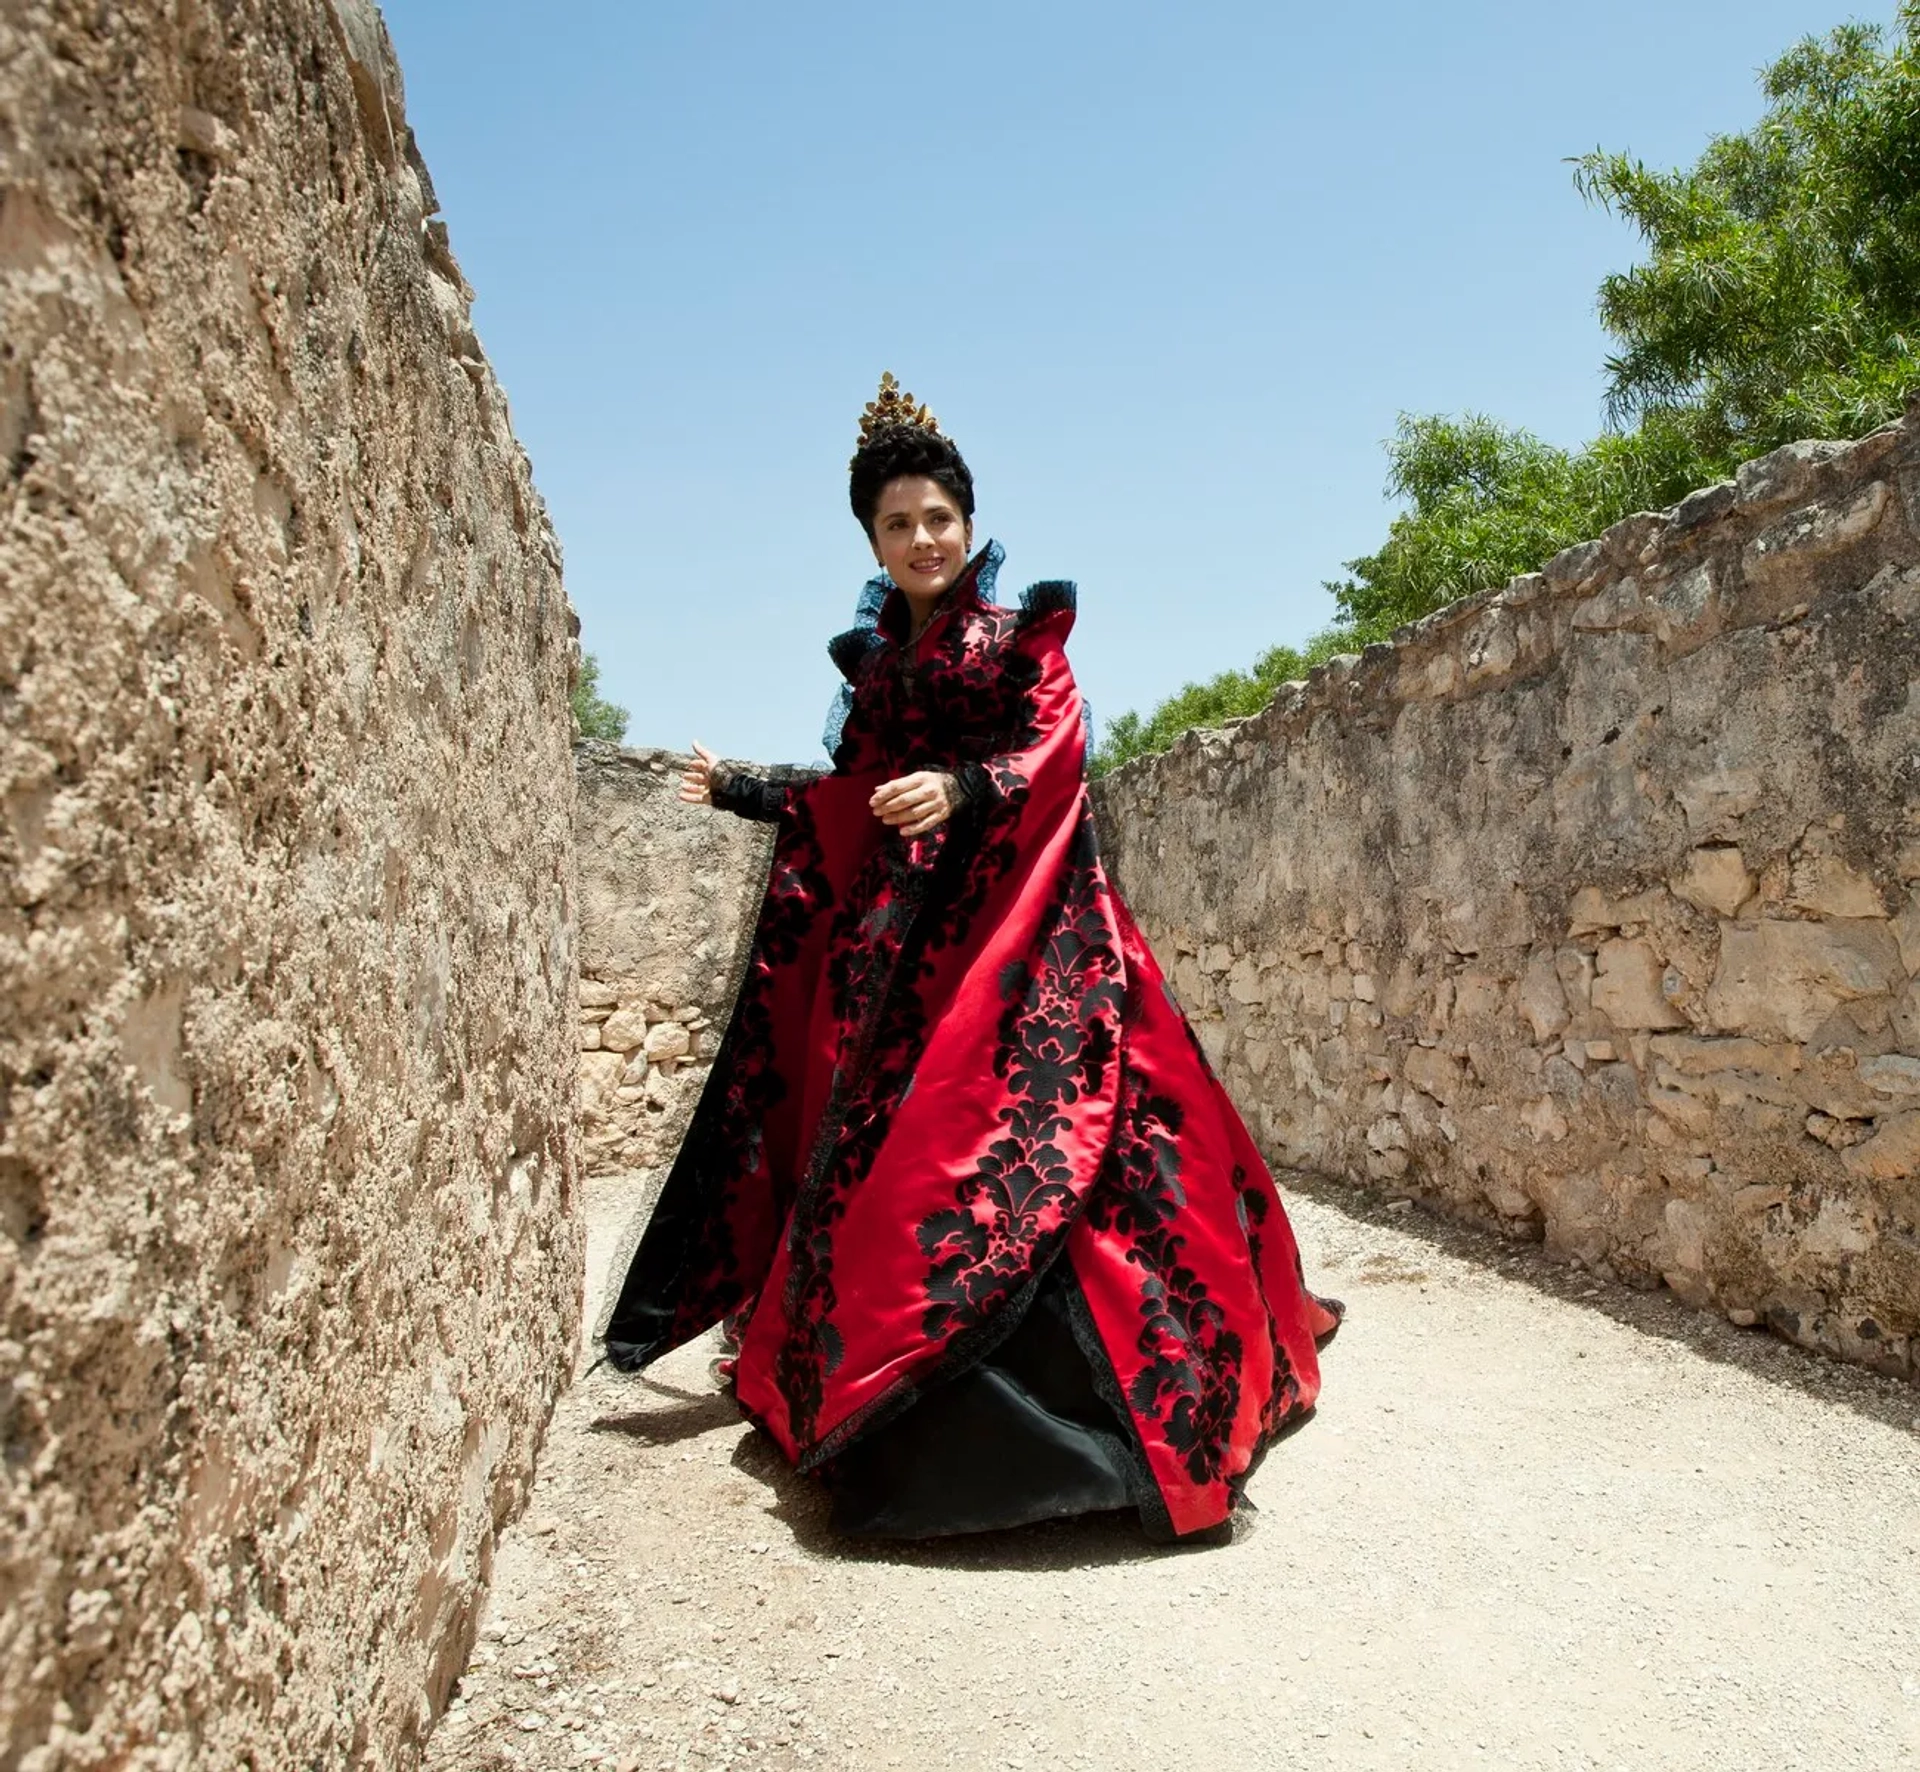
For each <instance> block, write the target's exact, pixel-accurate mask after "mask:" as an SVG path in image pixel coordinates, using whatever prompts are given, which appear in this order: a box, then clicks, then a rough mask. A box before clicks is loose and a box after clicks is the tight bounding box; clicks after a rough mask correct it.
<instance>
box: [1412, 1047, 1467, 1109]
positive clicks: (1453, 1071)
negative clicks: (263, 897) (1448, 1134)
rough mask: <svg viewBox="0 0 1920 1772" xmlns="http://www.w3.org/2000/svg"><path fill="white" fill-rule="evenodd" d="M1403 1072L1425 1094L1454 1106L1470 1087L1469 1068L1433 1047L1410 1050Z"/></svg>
mask: <svg viewBox="0 0 1920 1772" xmlns="http://www.w3.org/2000/svg"><path fill="white" fill-rule="evenodd" d="M1403 1073H1404V1075H1405V1077H1406V1079H1407V1081H1408V1082H1409V1083H1411V1084H1412V1085H1413V1087H1414V1088H1416V1089H1418V1090H1419V1091H1420V1092H1421V1093H1422V1094H1424V1095H1430V1096H1432V1097H1433V1099H1434V1100H1435V1101H1438V1102H1442V1103H1445V1104H1446V1105H1448V1106H1451V1105H1452V1104H1453V1103H1454V1102H1455V1101H1456V1100H1457V1099H1458V1098H1459V1096H1460V1093H1461V1091H1462V1089H1463V1088H1464V1087H1465V1084H1466V1071H1465V1067H1464V1066H1463V1065H1462V1064H1461V1063H1460V1061H1459V1060H1458V1059H1457V1058H1452V1057H1449V1056H1448V1055H1447V1054H1446V1053H1444V1052H1441V1051H1440V1050H1438V1049H1437V1048H1435V1047H1431V1046H1413V1047H1409V1048H1408V1050H1407V1056H1406V1061H1405V1064H1404V1066H1403Z"/></svg>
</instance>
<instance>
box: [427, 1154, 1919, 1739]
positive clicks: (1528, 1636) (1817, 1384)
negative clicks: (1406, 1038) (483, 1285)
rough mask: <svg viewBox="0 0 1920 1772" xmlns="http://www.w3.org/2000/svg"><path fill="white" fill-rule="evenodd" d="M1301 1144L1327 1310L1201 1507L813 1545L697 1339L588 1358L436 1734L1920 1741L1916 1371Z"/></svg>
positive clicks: (609, 1199) (621, 1190) (809, 1505)
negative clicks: (1253, 1451) (1797, 1344)
mask: <svg viewBox="0 0 1920 1772" xmlns="http://www.w3.org/2000/svg"><path fill="white" fill-rule="evenodd" d="M594 1185H595V1189H596V1191H595V1193H594V1195H593V1196H592V1197H591V1198H590V1200H589V1207H590V1211H591V1214H592V1219H593V1223H592V1238H593V1241H592V1251H591V1255H590V1267H589V1274H590V1276H591V1285H592V1287H593V1288H594V1289H596V1290H597V1288H598V1286H599V1284H600V1282H601V1280H602V1277H603V1268H604V1265H605V1262H606V1260H607V1258H608V1255H609V1253H610V1250H611V1247H612V1244H613V1241H614V1235H615V1233H616V1231H617V1228H618V1226H619V1224H620V1222H621V1221H622V1219H623V1217H624V1215H625V1213H626V1212H627V1211H628V1210H629V1209H630V1208H631V1206H632V1203H633V1202H634V1201H635V1200H636V1199H637V1198H638V1191H639V1184H638V1181H637V1179H635V1178H625V1179H622V1180H620V1181H614V1182H601V1183H596V1184H594ZM1301 1185H1302V1184H1300V1183H1296V1184H1295V1185H1294V1186H1293V1187H1292V1188H1291V1189H1290V1190H1289V1193H1288V1203H1289V1210H1290V1211H1291V1213H1292V1215H1293V1219H1294V1223H1295V1226H1296V1228H1297V1230H1298V1232H1299V1234H1300V1240H1301V1243H1302V1246H1303V1248H1304V1250H1305V1252H1306V1256H1307V1271H1308V1273H1309V1276H1310V1277H1311V1278H1312V1280H1313V1282H1314V1283H1315V1285H1316V1286H1317V1287H1318V1289H1320V1290H1322V1291H1331V1292H1334V1293H1336V1294H1339V1295H1341V1296H1344V1297H1345V1298H1346V1300H1347V1301H1348V1304H1349V1306H1350V1315H1349V1317H1348V1321H1347V1324H1346V1326H1345V1327H1344V1328H1343V1329H1342V1331H1341V1333H1340V1337H1339V1339H1338V1340H1337V1341H1336V1342H1335V1343H1334V1345H1333V1346H1332V1347H1331V1348H1330V1349H1328V1351H1327V1356H1326V1391H1325V1395H1324V1397H1323V1399H1322V1402H1321V1407H1320V1411H1319V1413H1318V1415H1317V1416H1316V1418H1315V1419H1314V1420H1313V1421H1312V1422H1310V1423H1309V1424H1308V1425H1307V1426H1306V1427H1305V1428H1304V1429H1302V1430H1301V1431H1300V1432H1299V1433H1298V1434H1297V1435H1296V1436H1295V1437H1293V1438H1292V1439H1290V1440H1288V1441H1287V1442H1285V1443H1284V1444H1282V1445H1281V1446H1279V1447H1277V1448H1276V1449H1275V1450H1274V1452H1273V1454H1272V1455H1271V1456H1270V1457H1269V1458H1268V1460H1267V1462H1266V1464H1265V1465H1264V1466H1263V1467H1262V1468H1261V1470H1260V1472H1259V1474H1258V1475H1257V1476H1256V1478H1255V1479H1254V1482H1253V1485H1252V1488H1251V1495H1252V1498H1253V1500H1254V1501H1255V1502H1256V1503H1257V1505H1258V1509H1259V1512H1258V1513H1257V1515H1256V1516H1255V1517H1254V1520H1253V1523H1252V1526H1251V1529H1250V1530H1246V1531H1243V1532H1240V1533H1238V1534H1236V1537H1235V1541H1234V1542H1233V1543H1232V1544H1230V1545H1224V1546H1220V1547H1218V1548H1213V1549H1189V1550H1169V1549H1165V1548H1160V1547H1155V1546H1152V1545H1149V1544H1147V1543H1146V1542H1145V1541H1143V1540H1142V1539H1141V1537H1140V1535H1139V1533H1138V1531H1137V1530H1136V1529H1135V1528H1134V1527H1133V1526H1131V1525H1129V1524H1125V1523H1122V1522H1120V1521H1118V1520H1116V1519H1098V1520H1080V1521H1070V1522H1063V1523H1059V1524H1055V1525H1050V1526H1044V1527H1034V1528H1030V1529H1028V1530H1026V1531H1023V1532H1019V1533H1013V1534H1005V1535H1001V1536H999V1537H997V1538H993V1539H984V1540H949V1541H946V1542H944V1543H942V1544H936V1545H930V1546H919V1547H913V1546H907V1547H893V1548H874V1547H864V1548H862V1547H849V1546H845V1545H842V1544H838V1543H836V1542H835V1541H834V1540H833V1539H831V1538H830V1537H829V1536H828V1535H827V1534H826V1533H825V1531H824V1529H823V1525H822V1509H821V1507H820V1505H819V1503H818V1499H817V1497H816V1495H815V1494H814V1492H813V1490H812V1487H811V1485H809V1484H808V1483H805V1482H803V1481H801V1480H799V1479H797V1478H795V1477H793V1476H792V1475H791V1474H790V1473H789V1472H788V1471H787V1469H786V1468H785V1466H784V1465H783V1464H782V1463H781V1462H780V1461H779V1459H778V1457H777V1456H776V1455H775V1454H773V1453H772V1452H770V1451H769V1450H768V1449H767V1448H766V1446H765V1445H764V1443H763V1442H761V1441H760V1440H759V1439H758V1438H757V1437H755V1436H752V1435H750V1434H749V1433H748V1432H747V1430H746V1429H745V1428H744V1427H743V1426H742V1425H741V1423H740V1421H739V1419H738V1417H737V1416H736V1415H735V1414H734V1411H733V1409H732V1407H731V1405H730V1404H729V1403H728V1402H727V1401H726V1400H725V1399H724V1398H722V1397H720V1396H719V1395H718V1394H716V1392H715V1390H714V1388H713V1386H712V1384H711V1383H710V1382H709V1380H708V1377H707V1367H706V1362H707V1358H708V1353H709V1350H708V1349H706V1348H705V1347H699V1348H689V1349H685V1350H682V1352H680V1353H679V1354H677V1355H675V1356H674V1357H672V1358H671V1359H668V1360H665V1361H663V1362H661V1364H660V1365H659V1366H657V1367H655V1368H654V1369H653V1371H652V1372H650V1373H649V1374H648V1375H647V1377H646V1378H644V1379H625V1378H621V1377H619V1376H618V1375H616V1374H614V1373H612V1372H610V1371H608V1370H606V1369H604V1368H603V1369H602V1370H600V1371H598V1372H595V1373H593V1374H591V1375H590V1376H588V1377H586V1378H584V1379H582V1380H581V1381H580V1382H579V1383H577V1384H576V1385H575V1386H574V1388H573V1389H572V1391H571V1392H570V1393H569V1394H568V1395H567V1396H566V1397H564V1398H563V1399H562V1401H561V1404H560V1408H559V1412H558V1414H557V1416H556V1418H555V1421H554V1424H553V1429H552V1432H551V1437H550V1439H549V1442H548V1447H547V1452H546V1457H545V1461H544V1463H543V1466H542V1470H541V1475H540V1477H539V1480H538V1483H537V1485H536V1488H535V1492H534V1497H533V1501H532V1504H531V1505H530V1507H529V1508H528V1511H527V1513H526V1515H525V1517H524V1518H523V1519H522V1520H521V1521H520V1522H519V1523H518V1524H517V1525H515V1526H514V1527H513V1528H512V1529H511V1530H510V1531H509V1532H508V1533H507V1534H506V1537H505V1539H504V1541H503V1543H502V1545H501V1549H500V1553H499V1557H498V1561H497V1565H496V1572H495V1586H494V1597H493V1600H492V1603H491V1609H490V1613H489V1616H488V1620H487V1622H486V1624H485V1626H484V1629H483V1631H482V1637H481V1643H480V1646H479V1649H478V1650H477V1652H476V1654H475V1657H474V1663H473V1666H472V1667H471V1668H470V1669H469V1670H468V1672H467V1674H466V1675H465V1676H464V1678H463V1679H462V1681H461V1685H460V1688H459V1691H458V1694H457V1696H456V1697H455V1699H454V1702H453V1705H452V1707H451V1709H450V1710H449V1712H448V1715H447V1717H446V1718H445V1720H444V1721H443V1722H442V1723H441V1725H440V1727H439V1729H438V1731H437V1732H436V1735H435V1737H434V1741H433V1744H432V1751H431V1752H430V1754H429V1757H428V1765H429V1766H430V1767H432V1768H436V1769H439V1772H482V1769H498V1768H506V1767H515V1768H572V1767H576V1766H604V1767H613V1768H628V1769H633V1772H653V1769H654V1768H660V1769H663V1772H664V1769H666V1768H692V1767H703V1768H704V1767H718V1766H740V1767H765V1768H776V1767H777V1768H791V1767H799V1766H811V1767H816V1768H831V1769H832V1772H866V1769H868V1768H893V1767H900V1768H909V1769H915V1768H921V1767H945V1766H954V1767H961V1768H969V1769H971V1768H1002V1767H1008V1768H1018V1769H1036V1772H1037V1769H1040V1768H1053V1767H1063V1768H1068V1767H1073V1768H1077V1767H1091V1768H1099V1769H1100V1772H1132V1769H1134V1768H1140V1769H1143V1772H1144V1769H1146V1768H1153V1769H1155V1772H1159V1769H1160V1768H1163V1767H1165V1766H1167V1765H1169V1764H1172V1765H1179V1766H1186V1767H1194V1768H1205V1769H1207V1772H1243V1769H1264V1768H1268V1767H1276V1768H1277V1767H1302V1768H1308V1767H1310V1768H1315V1769H1316V1772H1318V1769H1323V1768H1329V1767H1338V1768H1348V1767H1353V1768H1371V1767H1381V1768H1394V1769H1396V1772H1401V1769H1407V1768H1427V1767H1453V1766H1469V1767H1471V1766H1485V1767H1490V1768H1532V1767H1549V1768H1585V1767H1604V1768H1609V1769H1612V1768H1622V1769H1626V1772H1645V1769H1647V1768H1664V1767H1672V1768H1684V1769H1686V1772H1704V1769H1709V1768H1727V1769H1728V1772H1734V1769H1738V1772H1752V1769H1754V1768H1766V1769H1767V1772H1787V1769H1789V1768H1801V1767H1804V1768H1808V1769H1810V1772H1811V1769H1816V1768H1817V1769H1818V1772H1839V1769H1842V1768H1864V1769H1870V1772H1882V1769H1887V1768H1903V1767H1920V1391H1915V1390H1913V1389H1912V1388H1910V1387H1908V1386H1904V1385H1901V1384H1898V1383H1895V1382H1892V1381H1887V1380H1881V1379H1876V1378H1874V1377H1871V1376H1869V1375H1867V1374H1864V1373H1861V1372H1857V1371H1853V1370H1851V1369H1847V1368H1843V1367H1838V1366H1833V1365H1830V1364H1827V1363H1825V1362H1823V1361H1820V1360H1818V1359H1816V1358H1814V1357H1813V1356H1811V1355H1806V1354H1803V1353H1801V1352H1800V1351H1799V1350H1798V1349H1795V1348H1790V1347H1787V1346H1785V1345H1783V1344H1781V1343H1778V1342H1776V1341H1773V1340H1771V1339H1769V1338H1768V1337H1766V1336H1765V1335H1763V1334H1759V1333H1755V1332H1751V1331H1745V1332H1743V1331H1740V1330H1736V1329H1733V1328H1731V1327H1729V1326H1727V1325H1724V1324H1721V1323H1718V1322H1715V1321H1712V1320H1709V1319H1707V1318H1704V1317H1701V1316H1698V1315H1696V1314H1694V1313H1692V1312H1689V1311H1685V1310H1682V1309H1681V1308H1680V1307H1679V1306H1677V1305H1676V1304H1674V1303H1673V1302H1672V1301H1671V1300H1670V1299H1668V1298H1666V1297H1664V1296H1641V1295H1637V1294H1634V1293H1631V1292H1627V1291H1624V1290H1622V1289H1620V1288H1617V1287H1612V1286H1607V1287H1602V1286H1600V1285H1598V1284H1597V1283H1595V1282H1593V1281H1591V1280H1589V1279H1587V1278H1585V1277H1584V1276H1582V1275H1580V1274H1577V1273H1573V1272H1570V1271H1569V1270H1567V1269H1565V1268H1557V1267H1554V1266H1552V1265H1550V1264H1548V1263H1547V1262H1546V1261H1545V1260H1544V1259H1543V1258H1542V1257H1541V1256H1540V1255H1539V1253H1538V1252H1537V1251H1534V1250H1531V1249H1520V1248H1516V1247H1514V1246H1512V1245H1509V1244H1505V1243H1501V1242H1499V1241H1497V1240H1495V1239H1492V1238H1489V1237H1485V1236H1482V1235H1481V1234H1479V1233H1477V1232H1474V1231H1470V1230H1467V1229H1465V1228H1463V1227H1460V1226H1456V1225H1451V1224H1447V1223H1443V1222H1440V1221H1437V1220H1433V1219H1429V1218H1427V1217H1425V1216H1424V1215H1422V1214H1420V1213H1419V1212H1417V1211H1415V1210H1412V1209H1407V1210H1403V1211H1401V1212H1398V1213H1396V1212H1394V1211H1392V1210H1391V1209H1388V1208H1364V1207H1356V1206H1355V1205H1353V1204H1352V1203H1351V1202H1348V1201H1345V1200H1344V1199H1341V1198H1338V1197H1336V1196H1334V1195H1333V1194H1330V1193H1329V1194H1321V1193H1317V1192H1316V1193H1313V1194H1309V1193H1303V1192H1301V1191H1300V1186H1301ZM590 1302H591V1300H590Z"/></svg>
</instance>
